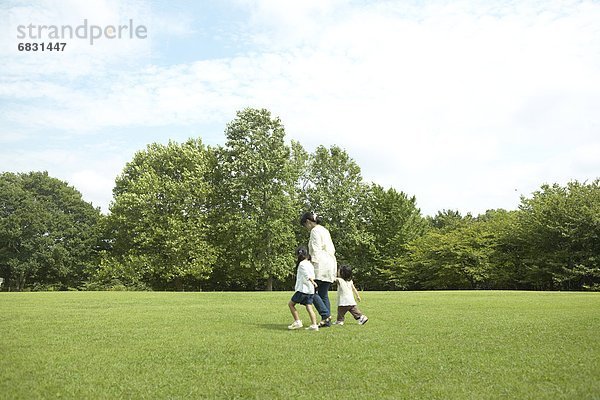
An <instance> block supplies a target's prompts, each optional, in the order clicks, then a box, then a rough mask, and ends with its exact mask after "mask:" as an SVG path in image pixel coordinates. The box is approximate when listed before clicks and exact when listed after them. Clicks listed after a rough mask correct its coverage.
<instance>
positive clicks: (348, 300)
mask: <svg viewBox="0 0 600 400" xmlns="http://www.w3.org/2000/svg"><path fill="white" fill-rule="evenodd" d="M338 276H339V277H338V278H335V281H336V283H337V293H338V302H337V304H338V314H337V321H335V322H334V325H344V315H346V313H347V312H348V311H349V312H350V314H352V316H353V317H354V319H356V320H358V323H359V324H360V325H364V324H366V323H367V321H368V320H369V318H368V317H367V316H366V315H364V314H363V313H362V312H361V311H360V310H359V309H358V307H357V306H356V300H355V299H354V296H356V299H358V301H360V300H361V299H360V294H359V293H358V290H356V287H355V286H354V282H353V281H352V268H351V267H350V266H348V265H342V266H340V268H339V269H338Z"/></svg>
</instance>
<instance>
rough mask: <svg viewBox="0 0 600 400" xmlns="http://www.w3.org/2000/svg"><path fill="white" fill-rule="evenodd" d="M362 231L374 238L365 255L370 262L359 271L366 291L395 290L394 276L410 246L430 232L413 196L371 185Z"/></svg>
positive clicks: (365, 204) (365, 205) (364, 204)
mask: <svg viewBox="0 0 600 400" xmlns="http://www.w3.org/2000/svg"><path fill="white" fill-rule="evenodd" d="M363 206H364V207H363V208H364V210H365V211H364V212H363V213H362V215H363V216H365V217H366V218H365V220H364V224H363V227H364V229H365V230H366V231H367V233H368V234H369V235H370V237H371V238H372V242H371V245H370V246H369V247H367V248H366V249H365V251H364V255H365V256H368V257H369V259H368V262H366V263H365V265H364V268H363V269H362V270H361V271H359V272H360V273H359V274H358V277H359V278H360V282H361V283H362V284H363V287H367V288H373V289H382V288H395V287H397V281H396V279H395V275H396V272H397V268H399V266H400V265H401V264H402V263H401V260H402V259H403V257H404V256H405V255H406V253H407V247H406V246H407V244H408V243H409V242H410V241H412V240H414V239H416V238H418V237H420V236H422V235H423V233H424V232H425V230H426V228H427V222H426V220H425V219H424V218H423V217H422V216H421V212H420V210H419V209H418V208H417V205H416V198H415V197H414V196H412V197H408V196H407V195H406V194H405V193H403V192H398V191H396V190H395V189H393V188H390V189H387V190H386V189H384V188H383V187H381V186H380V185H377V184H372V185H371V186H370V188H369V190H368V192H367V196H366V199H365V201H364V202H363Z"/></svg>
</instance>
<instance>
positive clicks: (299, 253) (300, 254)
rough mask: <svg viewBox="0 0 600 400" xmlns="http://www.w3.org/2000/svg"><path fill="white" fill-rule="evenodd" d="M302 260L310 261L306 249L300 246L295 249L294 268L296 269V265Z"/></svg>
mask: <svg viewBox="0 0 600 400" xmlns="http://www.w3.org/2000/svg"><path fill="white" fill-rule="evenodd" d="M304 260H310V255H309V254H308V250H307V249H306V247H304V246H300V247H298V248H297V249H296V268H298V265H300V263H301V262H302V261H304Z"/></svg>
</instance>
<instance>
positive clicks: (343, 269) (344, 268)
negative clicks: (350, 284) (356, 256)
mask: <svg viewBox="0 0 600 400" xmlns="http://www.w3.org/2000/svg"><path fill="white" fill-rule="evenodd" d="M340 277H341V278H342V279H343V280H345V281H349V280H350V279H352V267H351V266H349V265H340Z"/></svg>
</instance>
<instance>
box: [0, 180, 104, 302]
mask: <svg viewBox="0 0 600 400" xmlns="http://www.w3.org/2000/svg"><path fill="white" fill-rule="evenodd" d="M101 218H102V216H101V214H100V210H99V209H97V208H94V207H93V206H92V205H91V204H89V203H87V202H85V201H84V200H83V199H82V197H81V193H79V192H78V191H77V190H75V189H74V188H73V187H71V186H69V185H68V184H67V183H65V182H63V181H60V180H58V179H55V178H52V177H50V176H49V175H48V173H47V172H31V173H26V174H25V173H20V174H13V173H3V174H1V175H0V276H3V277H4V278H5V279H6V280H7V282H8V284H7V285H8V287H9V288H13V289H16V290H23V289H24V288H26V287H33V288H36V287H42V288H43V287H54V288H58V289H64V288H68V287H71V288H76V287H79V286H81V285H82V284H83V282H84V281H85V280H86V279H87V278H88V275H89V273H90V271H91V270H93V269H94V267H95V266H96V265H97V263H98V251H97V250H98V245H99V229H98V227H99V222H100V220H101Z"/></svg>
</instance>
